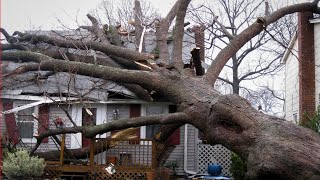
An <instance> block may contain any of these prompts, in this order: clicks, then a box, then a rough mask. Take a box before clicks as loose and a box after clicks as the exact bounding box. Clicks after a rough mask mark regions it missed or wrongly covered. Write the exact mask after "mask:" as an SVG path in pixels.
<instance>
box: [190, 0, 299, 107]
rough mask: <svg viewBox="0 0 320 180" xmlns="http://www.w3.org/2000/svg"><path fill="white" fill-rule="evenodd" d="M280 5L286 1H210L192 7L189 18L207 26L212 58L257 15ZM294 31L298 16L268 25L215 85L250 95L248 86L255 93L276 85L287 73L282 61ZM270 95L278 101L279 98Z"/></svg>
mask: <svg viewBox="0 0 320 180" xmlns="http://www.w3.org/2000/svg"><path fill="white" fill-rule="evenodd" d="M280 6H283V3H282V4H281V3H279V2H272V4H270V3H269V2H268V1H266V0H261V1H253V0H251V1H245V0H240V1H234V0H227V1H225V0H219V1H210V2H206V3H203V4H200V5H193V6H191V8H190V9H191V10H190V19H191V20H192V21H193V22H201V23H202V24H205V25H206V35H207V37H206V52H207V53H206V54H207V56H206V58H207V60H209V61H212V60H213V58H214V57H215V55H216V54H217V52H218V51H219V50H221V49H222V48H224V47H225V46H226V45H228V44H229V43H230V41H232V40H233V39H234V37H235V36H237V35H238V34H240V33H241V32H242V30H243V29H245V28H246V27H248V26H250V24H252V23H253V22H254V21H256V18H257V17H259V16H263V15H264V14H269V13H271V12H272V11H274V9H275V7H280ZM295 31H296V16H295V15H288V16H286V17H283V18H281V19H280V20H279V21H277V22H275V23H274V24H272V25H270V26H267V27H266V29H265V30H264V31H263V32H262V33H261V34H259V35H258V36H257V37H255V38H252V39H251V40H250V41H249V42H248V43H246V44H245V45H244V46H243V47H242V48H241V49H240V50H239V51H238V52H237V53H236V54H234V56H233V57H231V59H230V60H229V62H228V63H227V64H226V65H225V67H224V69H223V71H222V73H221V74H220V75H219V79H218V81H217V82H216V87H217V88H219V87H221V88H219V89H221V92H225V93H231V92H232V93H235V94H240V95H241V96H243V97H247V96H248V95H249V96H250V94H252V93H249V94H248V93H247V91H246V90H247V89H250V91H251V92H253V91H256V89H263V88H264V87H267V84H271V83H273V84H274V82H273V81H274V75H277V77H278V78H277V81H279V82H281V80H280V79H281V78H280V77H281V76H280V77H279V75H282V74H283V73H284V72H283V68H282V64H281V62H280V60H281V58H282V56H283V54H284V52H285V50H286V48H287V47H288V44H289V42H290V40H291V38H292V37H293V35H294V33H295ZM282 77H283V76H282ZM248 81H253V82H259V84H261V82H267V83H266V84H262V85H261V86H258V87H257V86H256V84H257V83H250V82H248ZM268 88H269V89H270V88H271V89H274V87H268ZM277 89H279V88H277ZM241 90H242V91H241ZM266 91H267V89H266ZM269 98H272V100H273V101H274V102H275V103H279V101H278V99H277V98H276V97H273V96H270V97H269ZM250 99H253V98H250ZM280 103H281V101H280ZM280 110H281V108H280Z"/></svg>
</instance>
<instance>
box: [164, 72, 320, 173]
mask: <svg viewBox="0 0 320 180" xmlns="http://www.w3.org/2000/svg"><path fill="white" fill-rule="evenodd" d="M171 84H172V83H171ZM174 84H176V86H174V87H173V86H171V87H172V89H171V88H170V91H172V92H174V91H176V93H174V94H180V100H181V101H179V102H178V103H179V105H180V106H179V108H180V110H182V111H183V112H185V113H186V114H188V115H189V116H191V117H192V119H193V120H192V121H191V122H190V123H191V124H193V125H194V126H195V127H197V128H198V129H199V130H200V131H202V132H203V133H204V135H205V138H206V140H207V141H208V142H209V143H210V144H217V143H221V144H223V145H224V146H226V147H227V148H228V149H230V150H232V151H234V152H235V153H237V154H239V155H240V156H241V157H243V158H244V159H245V160H247V164H248V172H247V177H248V178H249V179H320V150H319V149H320V137H319V135H318V134H316V133H315V132H313V131H311V130H309V129H306V128H303V127H300V126H297V125H295V124H293V123H291V122H288V121H285V120H284V119H279V118H276V117H273V116H269V115H266V114H263V113H261V112H259V111H257V110H255V109H254V108H252V107H251V106H250V104H249V103H248V102H247V101H246V100H245V99H243V98H241V97H239V96H238V95H220V94H218V93H216V92H215V90H214V89H213V88H211V87H210V86H208V85H206V84H205V83H202V81H201V79H197V78H194V79H190V78H187V79H185V80H183V79H181V81H179V82H174Z"/></svg>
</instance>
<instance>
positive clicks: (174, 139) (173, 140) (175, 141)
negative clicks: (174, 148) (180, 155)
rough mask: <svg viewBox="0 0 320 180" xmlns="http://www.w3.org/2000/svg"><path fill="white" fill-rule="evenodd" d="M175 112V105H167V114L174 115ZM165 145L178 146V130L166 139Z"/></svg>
mask: <svg viewBox="0 0 320 180" xmlns="http://www.w3.org/2000/svg"><path fill="white" fill-rule="evenodd" d="M176 111H177V107H176V106H175V105H169V113H174V112H176ZM167 143H168V144H171V145H179V144H180V128H178V129H176V130H175V131H174V132H173V133H172V134H171V135H170V137H169V138H168V139H167Z"/></svg>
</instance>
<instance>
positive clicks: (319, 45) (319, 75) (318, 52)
mask: <svg viewBox="0 0 320 180" xmlns="http://www.w3.org/2000/svg"><path fill="white" fill-rule="evenodd" d="M314 32H315V34H314V48H315V54H314V55H315V77H316V79H315V102H316V107H318V106H319V99H320V97H319V94H320V33H319V32H320V24H319V23H315V24H314Z"/></svg>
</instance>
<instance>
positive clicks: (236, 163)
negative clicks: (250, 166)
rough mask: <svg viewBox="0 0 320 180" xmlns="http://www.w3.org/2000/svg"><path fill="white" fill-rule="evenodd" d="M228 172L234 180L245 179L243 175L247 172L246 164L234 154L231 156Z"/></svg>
mask: <svg viewBox="0 0 320 180" xmlns="http://www.w3.org/2000/svg"><path fill="white" fill-rule="evenodd" d="M230 172H231V174H232V176H233V177H234V179H236V180H242V179H245V175H246V172H247V163H246V162H245V161H244V160H243V159H242V158H241V157H240V156H238V155H236V154H235V153H232V154H231V167H230Z"/></svg>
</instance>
